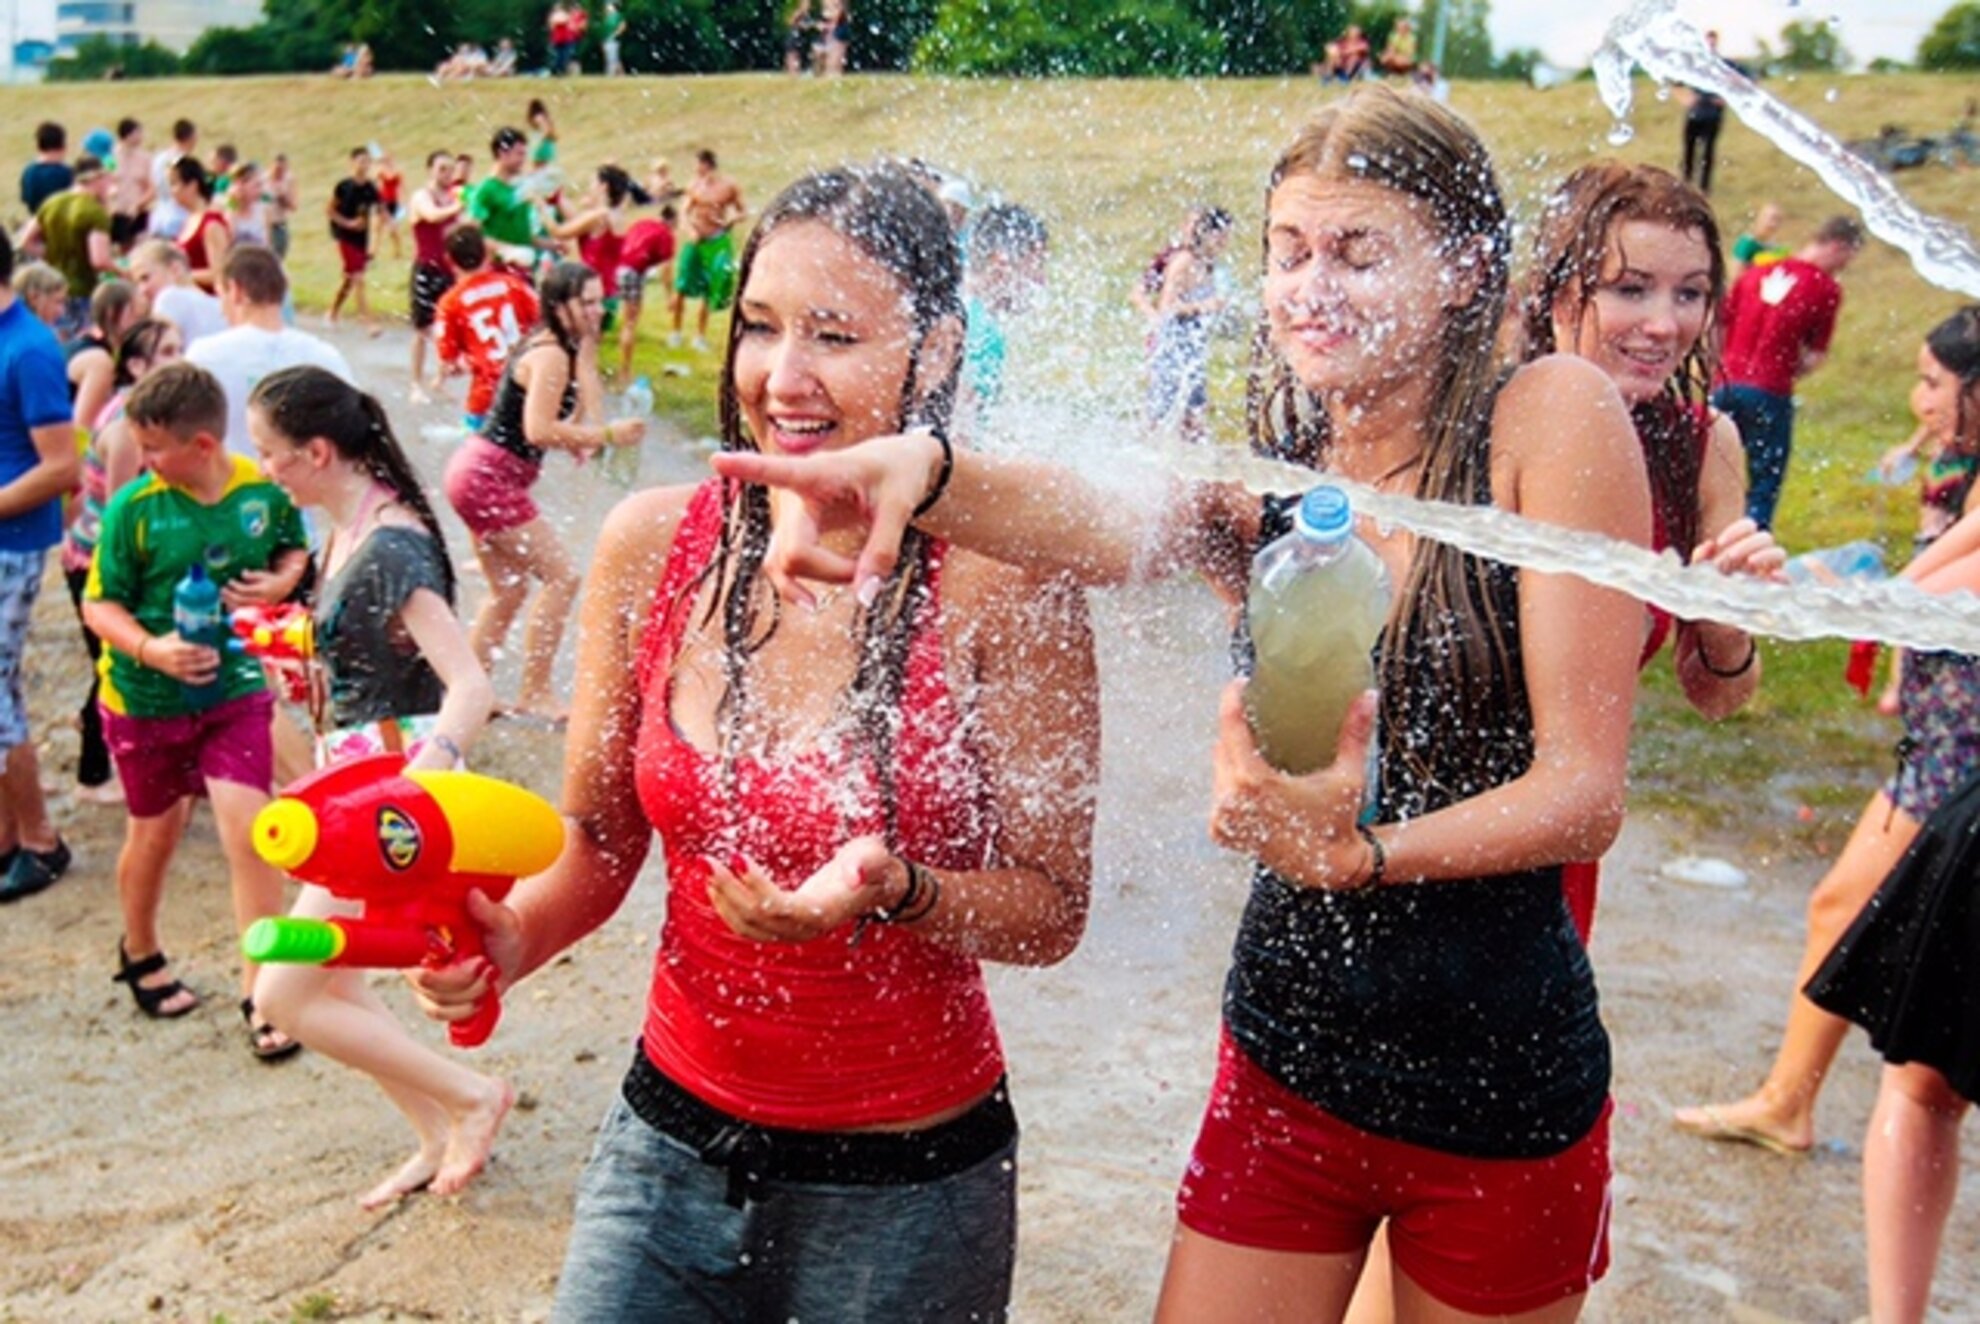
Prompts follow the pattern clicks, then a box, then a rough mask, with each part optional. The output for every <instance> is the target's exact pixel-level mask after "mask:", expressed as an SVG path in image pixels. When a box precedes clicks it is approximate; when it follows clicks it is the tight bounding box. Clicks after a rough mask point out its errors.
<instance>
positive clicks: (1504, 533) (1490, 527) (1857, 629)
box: [1156, 446, 1980, 653]
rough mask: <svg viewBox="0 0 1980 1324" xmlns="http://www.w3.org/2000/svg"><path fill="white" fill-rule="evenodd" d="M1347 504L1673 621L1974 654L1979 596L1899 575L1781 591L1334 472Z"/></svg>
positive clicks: (1213, 474)
mask: <svg viewBox="0 0 1980 1324" xmlns="http://www.w3.org/2000/svg"><path fill="white" fill-rule="evenodd" d="M1156 458H1158V459H1159V461H1160V463H1161V464H1162V465H1163V466H1164V467H1166V468H1167V469H1169V470H1170V471H1171V472H1173V473H1176V474H1179V475H1181V476H1183V477H1186V478H1198V479H1203V480H1206V481H1212V482H1227V481H1237V482H1241V483H1243V484H1244V485H1245V486H1246V487H1247V488H1249V489H1250V490H1252V491H1254V492H1260V493H1268V492H1269V493H1283V494H1290V493H1296V492H1304V491H1306V490H1307V489H1308V488H1310V487H1312V486H1313V485H1314V483H1315V482H1316V481H1318V476H1317V475H1316V474H1315V473H1314V472H1313V471H1312V470H1311V469H1305V468H1301V467H1299V466H1297V465H1291V464H1285V463H1282V462H1280V461H1276V460H1266V459H1261V458H1259V457H1256V456H1253V455H1250V454H1248V453H1244V452H1240V451H1237V450H1235V449H1233V448H1230V447H1185V446H1170V447H1168V448H1166V449H1164V450H1161V451H1159V452H1157V455H1156ZM1326 481H1327V482H1329V483H1333V484H1335V485H1337V486H1339V487H1341V488H1343V489H1344V490H1346V491H1347V493H1348V495H1349V496H1350V497H1351V498H1352V499H1353V501H1354V504H1355V509H1357V510H1358V511H1360V512H1361V513H1363V514H1365V515H1368V516H1370V517H1371V518H1373V519H1374V520H1375V521H1376V522H1378V523H1389V524H1394V525H1397V526H1399V527H1401V528H1404V529H1408V530H1409V531H1410V532H1411V533H1414V534H1417V535H1418V536H1419V537H1426V538H1435V539H1436V540H1438V541H1439V542H1444V543H1448V544H1450V545H1452V546H1454V547H1458V548H1460V549H1462V550H1464V551H1466V552H1469V553H1471V554H1472V555H1474V556H1484V557H1490V558H1491V559H1493V560H1495V561H1503V562H1506V563H1507V564H1509V565H1516V566H1520V567H1522V568H1524V569H1528V570H1538V571H1542V572H1565V573H1567V574H1571V575H1575V576H1577V577H1578V578H1581V579H1585V580H1587V581H1588V582H1590V583H1592V584H1599V585H1601V586H1602V587H1604V588H1612V589H1617V590H1619V591H1621V592H1624V593H1627V594H1629V595H1630V596H1631V597H1633V598H1638V599H1640V600H1642V601H1644V602H1647V603H1651V604H1653V605H1655V606H1658V607H1662V608H1663V609H1664V610H1665V611H1668V612H1670V613H1671V614H1672V615H1674V616H1676V617H1678V618H1679V619H1681V620H1711V621H1721V622H1724V623H1725V624H1728V625H1736V626H1738V627H1740V628H1741V629H1743V630H1746V631H1749V632H1750V633H1753V634H1764V635H1767V636H1768V637H1770V638H1774V639H1875V640H1877V641H1878V642H1880V643H1885V644H1892V645H1897V646H1900V647H1905V648H1916V649H1922V650H1934V649H1950V650H1953V651H1956V652H1962V653H1973V652H1980V597H1976V596H1974V595H1973V594H1971V593H1954V594H1929V593H1925V592H1922V591H1921V590H1920V589H1918V588H1917V587H1916V586H1914V585H1912V584H1911V583H1909V582H1908V581H1905V580H1883V581H1878V582H1870V581H1861V580H1853V581H1847V582H1844V583H1842V584H1838V585H1835V586H1833V587H1817V586H1815V585H1811V584H1794V585H1783V584H1773V583H1768V582H1766V581H1764V580H1758V579H1752V578H1749V577H1746V576H1741V575H1725V574H1721V573H1720V572H1718V571H1717V570H1714V569H1713V568H1711V567H1710V566H1687V565H1685V564H1684V563H1683V562H1681V561H1679V560H1678V558H1677V556H1676V554H1675V553H1671V552H1664V553H1657V552H1652V551H1650V550H1648V549H1647V548H1643V547H1637V546H1635V545H1633V544H1630V543H1624V542H1618V541H1616V540H1614V539H1612V538H1607V537H1604V536H1602V535H1600V534H1595V533H1588V532H1585V531H1582V530H1576V529H1563V528H1558V527H1556V526H1554V525H1550V524H1541V523H1538V522H1536V521H1534V520H1530V519H1524V518H1522V517H1520V516H1518V515H1515V514H1513V513H1511V512H1510V511H1504V510H1496V509H1493V508H1491V507H1480V506H1456V505H1450V504H1446V503H1444V502H1441V501H1419V500H1417V499H1416V498H1414V497H1404V496H1396V495H1394V494H1391V493H1386V492H1378V491H1376V490H1375V489H1374V488H1372V487H1366V486H1364V485H1362V484H1360V483H1356V482H1353V481H1351V480H1348V479H1344V478H1340V477H1338V476H1335V475H1328V476H1327V478H1326Z"/></svg>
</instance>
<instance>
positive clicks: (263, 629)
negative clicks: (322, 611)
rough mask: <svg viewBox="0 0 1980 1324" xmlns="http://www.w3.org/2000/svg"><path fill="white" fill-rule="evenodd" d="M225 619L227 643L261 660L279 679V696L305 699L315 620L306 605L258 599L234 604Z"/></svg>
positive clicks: (306, 698)
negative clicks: (228, 629)
mask: <svg viewBox="0 0 1980 1324" xmlns="http://www.w3.org/2000/svg"><path fill="white" fill-rule="evenodd" d="M227 619H228V624H229V625H230V626H231V627H232V629H233V632H234V634H233V638H231V639H229V640H228V641H227V647H229V648H231V649H233V650H234V651H235V652H237V653H246V654H247V655H248V656H249V657H252V658H258V659H259V660H260V661H261V662H262V663H263V664H265V665H266V666H267V668H268V670H269V672H270V673H271V674H272V675H274V676H275V677H276V678H277V679H279V680H280V681H281V683H282V697H283V698H285V699H287V700H288V701H289V702H291V703H304V702H307V701H308V699H309V689H310V664H311V663H312V662H313V661H315V659H316V623H315V621H314V620H312V619H311V617H310V614H309V609H308V608H307V607H304V606H302V605H301V604H300V603H295V602H274V603H262V604H256V605H255V606H252V607H240V608H237V609H236V610H235V611H234V612H233V613H232V615H230V616H229V617H228V618H227Z"/></svg>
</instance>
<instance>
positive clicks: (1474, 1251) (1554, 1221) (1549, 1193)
mask: <svg viewBox="0 0 1980 1324" xmlns="http://www.w3.org/2000/svg"><path fill="white" fill-rule="evenodd" d="M1176 1206H1177V1213H1178V1215H1179V1217H1180V1218H1181V1219H1182V1222H1183V1225H1184V1226H1186V1227H1188V1228H1189V1229H1191V1230H1192V1231H1194V1232H1198V1233H1201V1234H1202V1235H1203V1236H1206V1237H1210V1238H1213V1239H1215V1240H1217V1241H1222V1242H1228V1243H1230V1244H1232V1245H1238V1246H1250V1247H1254V1248H1256V1249H1259V1250H1273V1251H1289V1252H1293V1253H1297V1254H1307V1255H1346V1254H1352V1253H1353V1252H1355V1251H1359V1250H1361V1249H1363V1248H1364V1247H1366V1246H1367V1245H1368V1242H1369V1239H1370V1238H1371V1237H1373V1236H1374V1235H1375V1228H1376V1225H1377V1224H1378V1223H1380V1222H1381V1220H1383V1219H1384V1218H1386V1219H1388V1220H1389V1249H1390V1254H1391V1255H1392V1257H1393V1258H1394V1261H1395V1266H1396V1268H1397V1270H1398V1271H1399V1272H1401V1273H1404V1274H1407V1275H1408V1276H1409V1278H1410V1280H1411V1281H1412V1282H1414V1283H1416V1284H1417V1285H1418V1286H1420V1287H1421V1288H1423V1290H1424V1291H1426V1292H1428V1293H1429V1294H1430V1295H1431V1296H1433V1297H1435V1298H1436V1299H1437V1300H1439V1301H1441V1302H1443V1303H1444V1304H1445V1305H1447V1306H1450V1307H1452V1308H1454V1309H1457V1310H1462V1311H1467V1312H1469V1313H1472V1314H1477V1315H1514V1314H1520V1313H1522V1312H1524V1311H1529V1310H1538V1309H1540V1308H1542V1307H1543V1306H1549V1305H1552V1304H1554V1303H1555V1302H1557V1301H1561V1300H1564V1299H1565V1298H1567V1297H1571V1296H1575V1295H1577V1294H1579V1293H1582V1292H1585V1291H1587V1290H1588V1288H1589V1286H1590V1285H1591V1284H1593V1283H1594V1282H1595V1280H1596V1279H1598V1278H1600V1277H1601V1276H1602V1275H1603V1274H1604V1273H1606V1272H1607V1271H1608V1267H1609V1112H1608V1110H1607V1109H1606V1108H1605V1109H1604V1110H1603V1113H1602V1117H1601V1119H1600V1120H1599V1121H1597V1122H1596V1123H1595V1126H1594V1127H1593V1128H1592V1129H1591V1130H1590V1131H1589V1133H1588V1134H1587V1135H1586V1136H1583V1137H1582V1138H1581V1139H1580V1140H1578V1141H1576V1142H1575V1144H1574V1145H1573V1146H1571V1147H1570V1148H1568V1149H1566V1150H1564V1151H1562V1152H1561V1153H1559V1154H1555V1155H1553V1156H1552V1157H1549V1158H1544V1159H1477V1158H1466V1157H1464V1156H1462V1155H1458V1154H1447V1153H1444V1152H1442V1151H1440V1150H1435V1149H1425V1148H1423V1147H1422V1146H1420V1145H1411V1144H1406V1143H1404V1142H1402V1141H1399V1140H1384V1139H1382V1138H1381V1137H1380V1136H1375V1135H1370V1134H1369V1133H1368V1132H1366V1131H1363V1130H1361V1129H1360V1128H1358V1127H1354V1126H1350V1125H1348V1124H1347V1123H1346V1122H1343V1121H1341V1120H1340V1119H1339V1118H1337V1117H1334V1116H1332V1115H1331V1114H1329V1113H1326V1112H1323V1111H1321V1110H1320V1109H1319V1108H1316V1107H1314V1106H1313V1105H1312V1104H1310V1103H1308V1102H1306V1101H1305V1100H1304V1099H1302V1098H1300V1097H1299V1096H1298V1095H1296V1094H1294V1093H1293V1092H1292V1091H1290V1090H1288V1089H1287V1088H1286V1087H1285V1086H1283V1085H1281V1084H1280V1083H1279V1082H1278V1081H1276V1080H1273V1079H1272V1078H1271V1077H1270V1076H1268V1075H1266V1074H1265V1073H1264V1072H1263V1071H1262V1070H1260V1069H1259V1068H1258V1066H1257V1065H1256V1064H1255V1063H1253V1062H1252V1061H1251V1059H1250V1058H1248V1057H1246V1056H1245V1054H1244V1052H1243V1050H1241V1049H1240V1048H1238V1047H1237V1045H1235V1044H1234V1043H1232V1042H1231V1040H1230V1036H1229V1035H1228V1034H1226V1035H1225V1036H1224V1037H1223V1042H1222V1043H1221V1045H1220V1046H1219V1049H1218V1066H1217V1080H1216V1083H1215V1084H1214V1085H1213V1086H1212V1087H1211V1090H1210V1104H1209V1107H1208V1108H1207V1109H1206V1110H1205V1112H1204V1118H1203V1129H1202V1131H1201V1132H1200V1133H1199V1134H1198V1136H1197V1139H1196V1149H1195V1152H1194V1153H1192V1154H1191V1155H1190V1160H1189V1170H1188V1172H1187V1173H1185V1174H1184V1176H1183V1181H1182V1190H1181V1192H1180V1194H1179V1195H1178V1196H1177V1198H1176Z"/></svg>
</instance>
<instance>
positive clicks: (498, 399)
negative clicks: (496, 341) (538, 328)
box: [481, 341, 578, 464]
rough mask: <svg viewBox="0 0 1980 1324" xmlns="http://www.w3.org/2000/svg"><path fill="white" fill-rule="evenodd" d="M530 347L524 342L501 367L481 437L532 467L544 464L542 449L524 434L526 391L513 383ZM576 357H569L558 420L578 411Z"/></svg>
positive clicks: (558, 408)
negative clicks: (569, 373) (500, 377)
mask: <svg viewBox="0 0 1980 1324" xmlns="http://www.w3.org/2000/svg"><path fill="white" fill-rule="evenodd" d="M531 348H532V346H531V345H530V343H529V342H528V341H524V342H523V343H522V344H521V345H519V346H517V348H516V352H515V353H513V354H511V355H509V361H508V362H507V363H506V364H504V365H503V367H502V380H501V382H500V383H498V384H497V385H496V387H495V403H493V404H491V405H490V406H488V421H487V422H486V423H485V424H483V425H482V429H481V435H482V436H484V437H486V438H488V440H490V441H492V442H494V443H495V444H496V445H497V446H500V447H501V448H502V449H503V450H505V451H507V452H509V454H511V455H514V456H517V457H518V458H521V459H525V460H528V461H529V462H530V463H531V464H541V463H543V448H542V447H541V446H533V445H531V444H530V441H529V434H528V433H526V432H524V431H523V403H524V401H525V400H526V399H527V398H528V394H529V393H528V392H527V391H525V390H524V389H523V387H522V383H520V382H518V381H517V380H516V364H518V363H519V362H521V361H522V357H523V355H524V354H527V353H528V352H529V351H530V349H531ZM577 374H578V368H577V356H576V355H572V356H571V375H570V377H569V378H568V379H567V380H566V381H565V382H564V398H563V400H562V401H561V402H560V403H559V404H558V405H557V417H558V418H560V419H563V418H569V417H570V416H571V415H572V414H574V413H576V412H577V406H578V384H577Z"/></svg>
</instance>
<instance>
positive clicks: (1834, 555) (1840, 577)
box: [1787, 539, 1890, 584]
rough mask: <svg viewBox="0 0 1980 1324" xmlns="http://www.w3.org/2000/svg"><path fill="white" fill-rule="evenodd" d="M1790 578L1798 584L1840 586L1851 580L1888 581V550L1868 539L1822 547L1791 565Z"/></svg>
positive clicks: (1789, 567)
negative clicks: (1885, 556)
mask: <svg viewBox="0 0 1980 1324" xmlns="http://www.w3.org/2000/svg"><path fill="white" fill-rule="evenodd" d="M1787 576H1788V579H1789V581H1790V582H1792V583H1796V584H1808V583H1815V584H1840V583H1842V582H1843V581H1845V580H1850V579H1887V578H1889V577H1890V571H1889V570H1888V569H1886V568H1885V565H1884V549H1883V548H1881V547H1879V546H1878V545H1877V544H1876V543H1874V542H1870V541H1868V540H1865V539H1858V540H1857V541H1855V542H1846V543H1844V544H1843V545H1842V546H1840V547H1818V548H1816V549H1815V550H1814V551H1812V552H1803V553H1802V554H1801V555H1800V556H1797V557H1795V558H1793V559H1792V560H1790V561H1789V562H1788V563H1787Z"/></svg>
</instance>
